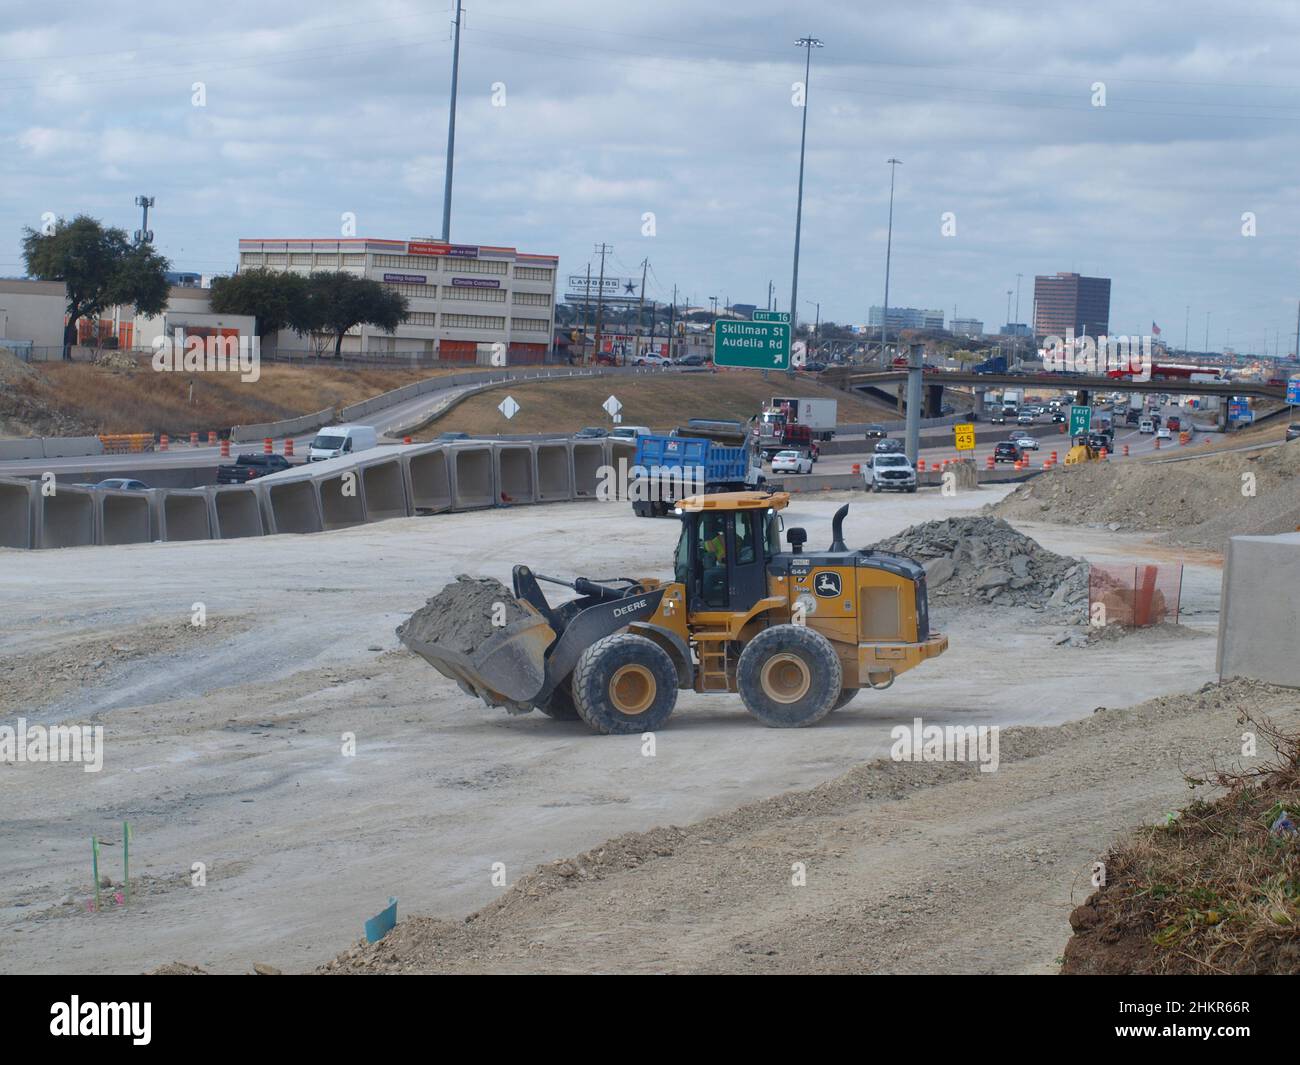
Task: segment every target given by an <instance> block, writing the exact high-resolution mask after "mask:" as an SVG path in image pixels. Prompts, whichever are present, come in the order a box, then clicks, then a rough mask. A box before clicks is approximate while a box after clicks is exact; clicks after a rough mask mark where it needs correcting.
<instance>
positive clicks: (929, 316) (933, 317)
mask: <svg viewBox="0 0 1300 1065" xmlns="http://www.w3.org/2000/svg"><path fill="white" fill-rule="evenodd" d="M884 317H885V309H884V308H883V307H872V308H871V310H870V312H869V313H868V315H867V324H868V325H872V326H875V327H876V328H877V329H879V328H880V323H881V321H882V320H883V319H884ZM889 328H890V329H942V328H943V311H922V310H917V309H916V308H915V307H890V308H889Z"/></svg>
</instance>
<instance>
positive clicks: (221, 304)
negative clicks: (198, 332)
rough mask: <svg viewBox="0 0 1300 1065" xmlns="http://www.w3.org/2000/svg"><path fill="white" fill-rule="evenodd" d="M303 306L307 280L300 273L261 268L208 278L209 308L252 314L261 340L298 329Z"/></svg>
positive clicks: (222, 312)
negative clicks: (281, 331)
mask: <svg viewBox="0 0 1300 1065" xmlns="http://www.w3.org/2000/svg"><path fill="white" fill-rule="evenodd" d="M306 304H307V279H306V278H305V277H303V276H302V275H301V274H294V273H286V272H284V271H281V270H265V269H261V270H244V271H241V272H240V273H237V274H233V275H231V276H230V277H214V278H213V279H212V309H213V310H214V311H216V312H217V313H218V314H247V315H252V316H253V317H254V318H256V319H257V335H258V336H259V337H261V338H262V339H263V340H265V339H266V338H267V337H272V336H274V335H275V334H276V333H278V332H279V331H280V330H281V329H293V328H295V327H296V326H298V325H299V324H300V323H301V317H302V315H303V313H304V310H305V308H306Z"/></svg>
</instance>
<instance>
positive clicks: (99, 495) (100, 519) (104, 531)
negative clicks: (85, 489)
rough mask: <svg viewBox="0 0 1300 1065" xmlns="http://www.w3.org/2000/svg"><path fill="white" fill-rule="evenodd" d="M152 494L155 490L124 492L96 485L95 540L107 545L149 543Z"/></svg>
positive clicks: (152, 504) (151, 536)
mask: <svg viewBox="0 0 1300 1065" xmlns="http://www.w3.org/2000/svg"><path fill="white" fill-rule="evenodd" d="M152 495H153V492H152V491H149V492H122V491H117V490H115V489H106V488H96V489H95V492H94V500H95V525H96V529H97V536H96V538H95V542H96V543H99V544H104V545H106V546H113V545H114V544H147V543H149V541H150V540H151V539H153V506H154V501H153V499H152V498H151V497H152Z"/></svg>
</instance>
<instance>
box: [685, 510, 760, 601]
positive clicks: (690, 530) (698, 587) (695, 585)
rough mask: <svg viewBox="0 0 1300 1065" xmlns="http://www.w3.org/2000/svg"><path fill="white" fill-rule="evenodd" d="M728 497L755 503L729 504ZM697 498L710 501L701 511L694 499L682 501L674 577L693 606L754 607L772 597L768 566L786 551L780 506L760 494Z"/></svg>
mask: <svg viewBox="0 0 1300 1065" xmlns="http://www.w3.org/2000/svg"><path fill="white" fill-rule="evenodd" d="M724 496H739V497H745V502H746V503H749V504H751V505H746V506H728V505H727V501H726V500H725V499H724ZM751 497H752V498H751ZM696 498H697V499H703V500H707V501H708V502H707V503H705V504H704V505H703V506H701V507H700V508H699V509H695V508H692V507H691V506H690V505H689V504H690V503H691V501H690V500H683V501H682V502H683V505H682V507H680V508H679V509H680V510H681V519H682V531H681V536H680V537H679V538H678V541H677V553H676V555H675V556H674V570H675V573H674V576H675V578H676V580H678V581H679V582H680V583H682V584H684V585H685V586H686V598H687V609H689V610H692V611H714V610H726V611H737V610H741V611H743V610H748V609H749V608H750V607H752V606H753V605H754V604H755V603H757V602H758V601H759V600H760V599H762V598H763V597H764V596H766V595H767V566H768V563H769V562H770V561H771V559H772V558H773V557H774V556H775V555H776V554H778V553H779V552H780V550H781V519H780V517H779V516H778V514H777V507H772V506H766V505H759V501H761V503H766V502H768V500H767V498H766V497H764V496H762V495H761V494H760V493H757V492H736V493H719V494H718V495H714V496H701V497H696ZM781 505H784V504H783V503H782V504H781Z"/></svg>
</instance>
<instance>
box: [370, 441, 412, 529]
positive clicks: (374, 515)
mask: <svg viewBox="0 0 1300 1065" xmlns="http://www.w3.org/2000/svg"><path fill="white" fill-rule="evenodd" d="M357 469H358V470H359V471H360V473H361V496H362V498H363V499H364V500H365V502H366V521H385V520H387V519H388V518H405V517H406V516H407V515H409V514H411V513H412V509H411V500H410V496H409V495H408V494H407V487H406V470H405V469H404V467H403V465H402V459H401V456H399V455H393V456H391V457H389V458H382V459H373V460H370V461H367V462H362V463H360V464H359V465H358V467H357Z"/></svg>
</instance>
